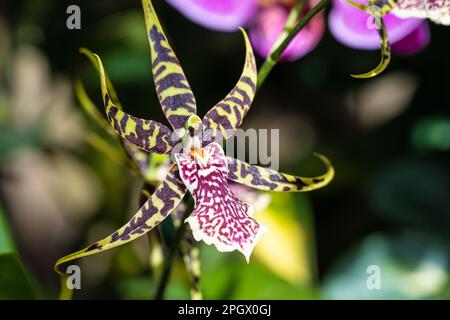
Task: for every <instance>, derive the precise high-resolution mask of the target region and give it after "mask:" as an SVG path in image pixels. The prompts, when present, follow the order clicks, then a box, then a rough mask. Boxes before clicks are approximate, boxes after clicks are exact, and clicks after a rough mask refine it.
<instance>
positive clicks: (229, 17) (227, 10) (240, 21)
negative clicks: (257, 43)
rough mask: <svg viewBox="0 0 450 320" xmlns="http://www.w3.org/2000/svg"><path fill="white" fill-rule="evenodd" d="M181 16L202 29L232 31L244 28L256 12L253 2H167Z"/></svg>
mask: <svg viewBox="0 0 450 320" xmlns="http://www.w3.org/2000/svg"><path fill="white" fill-rule="evenodd" d="M167 2H168V3H169V4H171V5H172V6H173V7H175V8H176V9H178V10H179V11H180V12H181V13H182V14H183V15H185V16H186V17H187V18H188V19H190V20H192V21H193V22H195V23H198V24H200V25H202V26H204V27H207V28H210V29H213V30H219V31H233V30H237V29H238V28H239V27H241V26H244V25H245V24H246V23H247V22H248V21H249V19H250V18H251V17H252V16H253V14H254V13H255V12H256V10H257V4H256V1H255V0H167Z"/></svg>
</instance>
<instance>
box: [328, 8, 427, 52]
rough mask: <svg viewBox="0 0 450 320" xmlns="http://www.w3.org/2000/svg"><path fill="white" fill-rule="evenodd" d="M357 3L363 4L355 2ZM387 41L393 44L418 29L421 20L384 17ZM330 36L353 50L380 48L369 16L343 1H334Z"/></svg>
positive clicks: (330, 18)
mask: <svg viewBox="0 0 450 320" xmlns="http://www.w3.org/2000/svg"><path fill="white" fill-rule="evenodd" d="M356 1H357V2H359V3H365V2H364V1H361V0H359V1H358V0H356ZM383 21H384V23H385V25H386V28H387V31H388V36H389V41H390V43H391V44H395V43H396V42H398V41H400V40H401V39H403V38H405V37H406V36H408V35H409V34H410V33H411V32H413V31H414V30H415V29H416V28H418V27H419V26H420V25H421V24H422V22H423V20H422V19H416V18H410V19H400V18H398V17H396V16H394V15H393V14H387V15H385V16H384V18H383ZM328 24H329V26H330V32H331V34H332V35H333V36H334V37H335V38H336V39H337V40H338V41H339V42H341V43H343V44H345V45H347V46H349V47H352V48H355V49H366V50H372V49H373V50H375V49H379V47H380V39H379V36H378V32H377V30H376V29H375V28H374V23H373V18H371V17H370V15H369V14H367V13H365V12H363V11H361V10H359V9H357V8H354V7H352V6H351V5H349V4H347V3H345V2H344V0H334V1H333V8H332V10H331V11H330V14H329V16H328Z"/></svg>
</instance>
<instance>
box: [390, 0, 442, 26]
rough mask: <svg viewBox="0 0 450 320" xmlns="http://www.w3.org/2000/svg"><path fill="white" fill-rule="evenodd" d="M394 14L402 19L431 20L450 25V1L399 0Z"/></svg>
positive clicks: (393, 11)
mask: <svg viewBox="0 0 450 320" xmlns="http://www.w3.org/2000/svg"><path fill="white" fill-rule="evenodd" d="M392 13H393V14H394V15H396V16H397V17H400V18H421V19H426V18H429V19H430V20H431V21H433V22H435V23H438V24H443V25H450V0H398V1H397V6H396V7H395V8H394V9H393V10H392Z"/></svg>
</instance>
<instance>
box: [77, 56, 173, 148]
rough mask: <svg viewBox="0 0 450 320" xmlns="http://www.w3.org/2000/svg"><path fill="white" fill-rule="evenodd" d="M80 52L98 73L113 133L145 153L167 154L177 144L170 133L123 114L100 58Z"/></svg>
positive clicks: (157, 125) (160, 126)
mask: <svg viewBox="0 0 450 320" xmlns="http://www.w3.org/2000/svg"><path fill="white" fill-rule="evenodd" d="M80 51H81V52H82V53H83V54H85V55H86V56H87V57H88V58H89V60H90V61H91V62H92V63H93V64H94V66H95V67H96V69H97V71H98V73H99V76H100V84H101V90H102V98H103V103H104V106H105V111H106V116H107V117H108V120H109V122H110V124H111V126H112V128H113V129H114V130H115V132H116V133H117V134H118V135H119V136H120V137H122V138H123V139H126V140H128V141H129V142H130V143H132V144H134V145H135V146H137V147H138V148H140V149H142V150H145V151H146V152H155V153H160V154H167V153H169V152H170V151H171V150H172V147H173V146H174V145H175V144H176V143H178V141H176V139H175V137H174V136H173V137H172V131H171V130H170V129H169V128H167V127H166V126H165V125H163V124H161V123H159V122H157V121H153V120H146V119H141V118H138V117H135V116H132V115H130V114H128V113H125V112H124V111H123V110H122V107H121V106H120V104H119V103H118V101H116V100H115V99H116V98H115V97H116V93H115V91H113V89H112V86H111V85H110V82H109V78H108V76H107V74H106V72H105V69H104V67H103V64H102V61H101V59H100V57H99V56H98V55H97V54H95V53H92V52H91V51H89V50H87V49H81V50H80Z"/></svg>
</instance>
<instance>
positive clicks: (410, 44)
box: [392, 21, 430, 55]
mask: <svg viewBox="0 0 450 320" xmlns="http://www.w3.org/2000/svg"><path fill="white" fill-rule="evenodd" d="M429 42H430V27H429V26H428V22H426V21H424V22H423V23H422V24H421V25H420V26H419V27H417V28H416V29H414V31H413V32H411V33H410V34H409V35H407V36H406V37H404V38H403V39H401V40H400V41H398V42H396V43H395V44H394V45H392V51H393V52H395V53H396V54H400V55H412V54H415V53H417V52H419V51H421V50H422V49H423V48H425V47H426V46H427V45H428V43H429Z"/></svg>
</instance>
